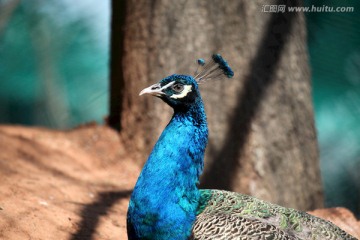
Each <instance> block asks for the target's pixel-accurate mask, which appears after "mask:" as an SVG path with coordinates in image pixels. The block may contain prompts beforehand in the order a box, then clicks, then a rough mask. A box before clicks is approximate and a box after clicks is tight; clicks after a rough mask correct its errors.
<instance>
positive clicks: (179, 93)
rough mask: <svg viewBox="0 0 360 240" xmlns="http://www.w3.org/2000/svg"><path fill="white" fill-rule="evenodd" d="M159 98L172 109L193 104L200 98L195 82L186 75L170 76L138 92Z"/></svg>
mask: <svg viewBox="0 0 360 240" xmlns="http://www.w3.org/2000/svg"><path fill="white" fill-rule="evenodd" d="M143 94H150V95H153V96H156V97H159V98H161V99H162V100H163V101H164V102H166V103H167V104H169V105H170V106H171V107H173V108H177V107H181V106H183V107H185V106H189V105H191V104H193V103H194V102H195V101H196V99H197V98H198V97H199V96H200V93H199V88H198V84H197V82H196V80H195V79H194V78H193V77H192V76H188V75H177V74H174V75H171V76H169V77H166V78H164V79H162V80H161V81H160V82H159V83H156V84H154V85H152V86H150V87H148V88H145V89H144V90H142V91H141V92H140V95H143Z"/></svg>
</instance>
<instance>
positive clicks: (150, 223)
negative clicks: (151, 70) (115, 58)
mask: <svg viewBox="0 0 360 240" xmlns="http://www.w3.org/2000/svg"><path fill="white" fill-rule="evenodd" d="M233 75H234V73H233V71H232V69H231V68H230V66H229V65H228V63H227V62H226V61H225V60H224V58H222V56H221V55H220V54H214V55H213V56H212V58H211V60H210V61H209V62H205V60H204V59H199V60H198V70H197V71H196V72H195V74H194V76H189V75H178V74H174V75H171V76H168V77H166V78H164V79H162V80H161V81H160V82H159V83H157V84H154V85H152V86H150V87H148V88H145V89H144V90H142V91H141V92H140V94H139V95H143V94H150V95H153V96H156V97H158V98H160V99H161V100H163V101H164V102H165V103H167V104H168V105H170V107H172V108H173V110H174V114H173V116H172V118H171V120H170V122H169V123H168V125H167V126H166V128H165V129H164V131H163V132H162V134H161V136H160V137H159V139H158V141H157V143H156V144H155V146H154V148H153V150H152V152H151V154H150V156H149V158H148V160H147V161H146V163H145V165H144V167H143V169H142V171H141V173H140V176H139V178H138V180H137V182H136V185H135V188H134V190H133V192H132V194H131V198H130V202H129V207H128V213H127V232H128V238H129V239H130V240H134V239H152V240H165V239H166V240H185V239H191V240H198V239H199V240H200V239H224V240H226V239H259V240H260V239H273V240H275V239H314V240H315V239H318V240H322V239H356V238H354V237H353V236H351V235H349V234H347V233H346V232H345V231H343V230H341V229H340V228H339V227H337V226H335V225H334V224H332V223H331V222H328V221H325V220H323V219H320V218H317V217H314V216H311V215H309V214H307V213H304V212H300V211H297V210H294V209H289V208H284V207H281V206H278V205H275V204H271V203H268V202H265V201H262V200H259V199H257V198H254V197H251V196H247V195H243V194H240V193H234V192H228V191H222V190H209V189H207V190H200V189H198V186H197V185H198V183H199V176H200V174H201V173H202V170H203V166H204V152H205V147H206V145H207V141H208V128H207V120H206V114H205V110H204V105H203V101H202V98H201V96H200V92H199V84H200V83H202V82H205V81H207V80H210V79H217V78H226V77H227V78H231V77H233Z"/></svg>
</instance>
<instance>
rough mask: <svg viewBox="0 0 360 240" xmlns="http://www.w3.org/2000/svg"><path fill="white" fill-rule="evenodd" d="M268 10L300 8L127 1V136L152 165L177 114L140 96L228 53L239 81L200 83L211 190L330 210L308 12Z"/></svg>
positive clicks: (140, 158) (206, 183)
mask: <svg viewBox="0 0 360 240" xmlns="http://www.w3.org/2000/svg"><path fill="white" fill-rule="evenodd" d="M116 2H117V0H113V5H115V4H116ZM264 4H266V5H282V4H287V5H294V6H296V5H297V4H296V2H295V1H290V0H289V1H270V0H268V1H245V0H242V1H240V0H239V1H230V0H228V1H215V0H212V1H206V0H201V1H186V0H179V1H169V0H157V1H145V0H141V1H140V0H137V1H135V0H128V1H126V9H125V18H124V21H123V24H124V27H125V28H124V32H123V33H124V34H123V40H122V41H123V42H122V43H121V44H122V47H121V49H122V54H123V55H122V58H119V57H118V58H117V59H118V60H117V61H116V62H113V63H112V71H115V70H114V68H117V69H122V71H119V72H120V74H112V79H111V80H112V81H118V80H119V79H123V88H122V90H123V94H122V95H121V99H122V102H121V106H120V107H119V108H121V114H120V116H121V119H120V120H119V121H121V123H120V129H121V136H122V138H123V140H124V142H125V143H126V145H127V148H128V150H129V152H130V153H132V154H133V157H134V158H135V159H136V161H137V162H138V163H144V161H145V160H146V158H147V156H148V154H149V152H150V150H151V148H152V146H153V145H154V143H155V141H156V140H157V138H158V136H159V134H160V133H161V131H162V130H163V129H164V127H165V126H166V124H167V122H168V121H169V119H170V116H171V113H172V111H171V109H170V108H169V107H168V106H166V104H164V103H163V102H161V101H160V100H159V99H156V98H150V97H139V96H138V93H139V91H140V90H141V89H142V88H144V87H147V86H149V85H150V84H152V83H155V82H157V81H159V80H160V79H162V78H164V77H166V76H168V75H170V74H173V73H180V74H192V73H193V72H194V70H195V69H196V64H195V60H196V59H197V58H200V57H204V58H206V57H210V55H211V54H212V53H217V52H218V53H221V54H222V55H223V56H224V57H225V58H226V59H227V60H228V62H229V64H230V66H232V67H233V70H234V72H235V77H234V78H233V79H231V80H223V81H215V80H214V81H211V82H208V83H206V84H204V85H202V86H201V92H202V97H203V100H204V102H205V108H206V111H207V116H208V123H209V133H210V139H209V145H208V147H207V154H206V157H205V172H204V174H203V177H202V180H201V184H202V187H207V188H219V189H227V190H233V191H237V192H242V193H246V194H250V195H253V196H256V197H259V198H261V199H264V200H268V201H271V202H274V203H278V204H281V205H284V206H289V207H294V208H298V209H302V210H307V209H313V208H315V207H321V206H322V203H323V198H322V190H321V181H320V171H319V161H318V149H317V142H316V134H315V129H314V116H313V109H312V103H311V89H310V74H309V68H308V64H307V52H306V45H305V43H306V29H305V19H304V15H303V14H302V13H266V12H262V8H263V7H264ZM117 14H118V13H117V12H115V10H114V12H113V17H115V16H116V15H117ZM113 24H115V23H114V22H113ZM113 29H115V28H114V26H113ZM113 41H114V39H113ZM114 44H116V42H115V43H114V42H113V43H112V46H114ZM112 54H119V51H113V53H112ZM119 91H120V90H119Z"/></svg>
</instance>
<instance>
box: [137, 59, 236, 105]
mask: <svg viewBox="0 0 360 240" xmlns="http://www.w3.org/2000/svg"><path fill="white" fill-rule="evenodd" d="M197 63H198V69H197V70H196V72H195V74H194V76H189V75H178V74H174V75H171V76H169V77H166V78H164V79H162V80H161V81H160V82H158V83H156V84H154V85H151V86H150V87H148V88H145V89H143V90H142V91H141V92H140V94H139V95H143V94H150V95H153V96H156V97H159V98H161V99H162V100H163V101H164V102H166V103H167V104H169V105H170V106H171V107H172V108H187V107H188V106H191V104H193V103H194V102H196V101H197V100H198V99H200V93H199V88H198V84H200V83H202V82H205V81H207V80H210V79H217V78H223V77H227V78H232V77H233V76H234V72H233V71H232V70H231V68H230V66H229V65H228V63H227V62H226V61H225V60H224V59H223V58H222V57H221V55H220V54H214V55H213V56H212V59H211V61H210V62H209V63H206V62H205V60H203V59H198V60H197Z"/></svg>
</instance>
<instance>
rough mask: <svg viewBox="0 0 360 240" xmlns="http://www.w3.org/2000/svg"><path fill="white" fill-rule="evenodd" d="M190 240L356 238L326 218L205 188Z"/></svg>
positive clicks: (319, 239) (318, 239)
mask: <svg viewBox="0 0 360 240" xmlns="http://www.w3.org/2000/svg"><path fill="white" fill-rule="evenodd" d="M190 239H193V240H198V239H199V240H200V239H224V240H225V239H254V240H255V239H258V240H261V239H273V240H276V239H285V240H286V239H294V240H295V239H304V240H305V239H312V240H325V239H329V240H330V239H331V240H344V239H346V240H356V238H354V237H352V236H351V235H349V234H347V233H346V232H345V231H343V230H341V229H340V228H338V227H337V226H335V225H334V224H332V223H330V222H328V221H326V220H323V219H320V218H317V217H314V216H311V215H309V214H307V213H304V212H300V211H297V210H294V209H289V208H284V207H280V206H278V205H275V204H271V203H268V202H265V201H262V200H259V199H257V198H254V197H250V196H247V195H243V194H239V193H234V192H227V191H221V190H201V198H200V204H199V207H198V213H197V218H196V221H195V223H194V225H193V229H192V236H191V238H190Z"/></svg>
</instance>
